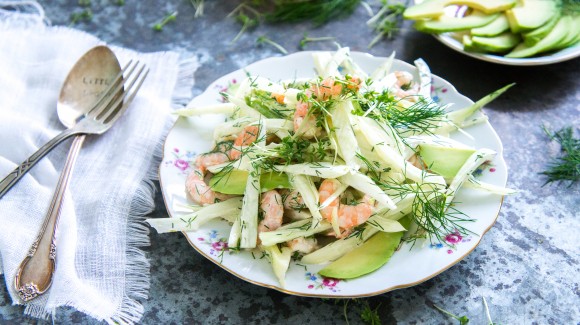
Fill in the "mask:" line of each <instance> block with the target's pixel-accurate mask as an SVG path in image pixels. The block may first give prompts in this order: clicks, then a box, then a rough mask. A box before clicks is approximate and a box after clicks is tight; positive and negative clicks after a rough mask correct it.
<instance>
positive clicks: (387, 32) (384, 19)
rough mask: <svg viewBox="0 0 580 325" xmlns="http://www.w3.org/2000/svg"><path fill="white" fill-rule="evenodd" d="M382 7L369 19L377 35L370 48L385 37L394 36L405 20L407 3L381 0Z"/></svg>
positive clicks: (369, 24) (368, 22)
mask: <svg viewBox="0 0 580 325" xmlns="http://www.w3.org/2000/svg"><path fill="white" fill-rule="evenodd" d="M381 2H382V4H383V6H382V7H381V9H380V10H379V11H378V12H377V13H376V14H375V15H374V16H373V17H371V19H369V20H368V21H367V25H368V26H369V27H371V28H373V29H374V31H375V32H376V33H377V36H376V37H375V38H374V39H373V40H372V41H371V42H370V44H369V45H368V47H369V48H371V47H373V46H375V45H376V44H377V43H378V42H379V41H380V40H381V39H383V38H387V39H390V38H393V36H394V35H395V33H396V32H398V31H399V30H400V26H401V24H402V21H403V12H405V9H407V5H408V1H407V3H405V4H403V3H401V2H391V1H389V0H381Z"/></svg>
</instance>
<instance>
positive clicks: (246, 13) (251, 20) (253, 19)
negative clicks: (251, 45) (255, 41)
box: [227, 2, 262, 43]
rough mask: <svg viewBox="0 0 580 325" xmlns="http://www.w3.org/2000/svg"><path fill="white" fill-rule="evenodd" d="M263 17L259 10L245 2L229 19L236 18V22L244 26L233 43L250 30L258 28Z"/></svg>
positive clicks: (233, 11) (229, 15)
mask: <svg viewBox="0 0 580 325" xmlns="http://www.w3.org/2000/svg"><path fill="white" fill-rule="evenodd" d="M261 16H262V14H261V13H260V12H259V11H258V10H256V9H254V8H253V7H252V6H250V5H248V4H246V3H244V2H242V3H241V4H240V5H239V6H237V7H236V8H235V9H234V10H232V12H230V13H229V14H228V16H227V17H228V18H230V17H234V18H235V19H236V21H238V22H239V23H240V24H242V28H241V29H240V31H239V32H238V34H237V35H236V37H234V39H233V40H232V43H234V42H236V41H237V40H238V39H239V38H240V36H242V35H243V34H244V33H245V32H246V31H247V30H248V29H251V28H254V27H256V26H258V24H259V23H260V17H261Z"/></svg>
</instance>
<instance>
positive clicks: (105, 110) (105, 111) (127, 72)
mask: <svg viewBox="0 0 580 325" xmlns="http://www.w3.org/2000/svg"><path fill="white" fill-rule="evenodd" d="M137 68H138V69H137ZM135 71H136V74H135V75H134V73H135ZM148 73H149V69H145V64H140V62H139V61H136V62H133V60H130V61H129V62H128V63H127V64H126V65H125V66H124V67H123V69H122V70H121V71H120V72H119V74H118V75H117V76H116V77H115V79H113V81H112V82H111V85H110V86H109V88H107V90H106V91H104V92H103V94H102V95H101V97H100V98H99V100H97V102H96V104H95V106H94V107H93V108H92V109H91V110H90V111H89V112H88V113H87V115H91V116H94V117H95V119H96V120H101V121H103V122H104V123H109V122H112V121H114V120H116V119H117V118H119V117H120V116H121V115H123V112H124V111H125V110H126V109H127V107H128V106H129V105H130V104H131V102H132V101H133V99H134V98H135V95H136V94H137V91H138V90H139V88H141V85H142V84H143V82H144V81H145V78H146V77H147V74H148ZM124 86H125V88H124ZM123 88H124V89H123Z"/></svg>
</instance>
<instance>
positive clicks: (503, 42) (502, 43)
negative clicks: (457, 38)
mask: <svg viewBox="0 0 580 325" xmlns="http://www.w3.org/2000/svg"><path fill="white" fill-rule="evenodd" d="M471 41H472V42H473V45H475V46H476V47H478V48H480V49H483V50H485V51H487V52H491V53H505V52H507V51H509V50H511V49H513V48H514V47H516V46H517V45H518V44H519V43H520V41H521V37H520V35H519V34H513V33H511V32H505V33H502V34H500V35H497V36H492V37H481V36H473V37H472V38H471Z"/></svg>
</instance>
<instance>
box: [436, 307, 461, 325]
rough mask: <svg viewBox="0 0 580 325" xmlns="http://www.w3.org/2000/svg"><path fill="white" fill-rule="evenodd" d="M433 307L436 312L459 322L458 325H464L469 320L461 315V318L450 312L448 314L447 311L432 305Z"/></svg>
mask: <svg viewBox="0 0 580 325" xmlns="http://www.w3.org/2000/svg"><path fill="white" fill-rule="evenodd" d="M433 307H435V308H436V309H437V310H439V311H440V312H442V313H444V314H445V315H447V316H449V317H452V318H455V319H457V320H458V321H459V325H466V324H468V323H469V318H467V316H465V315H463V316H457V315H455V314H453V313H451V312H448V311H447V310H445V309H443V308H441V307H439V306H437V305H435V304H433Z"/></svg>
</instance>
